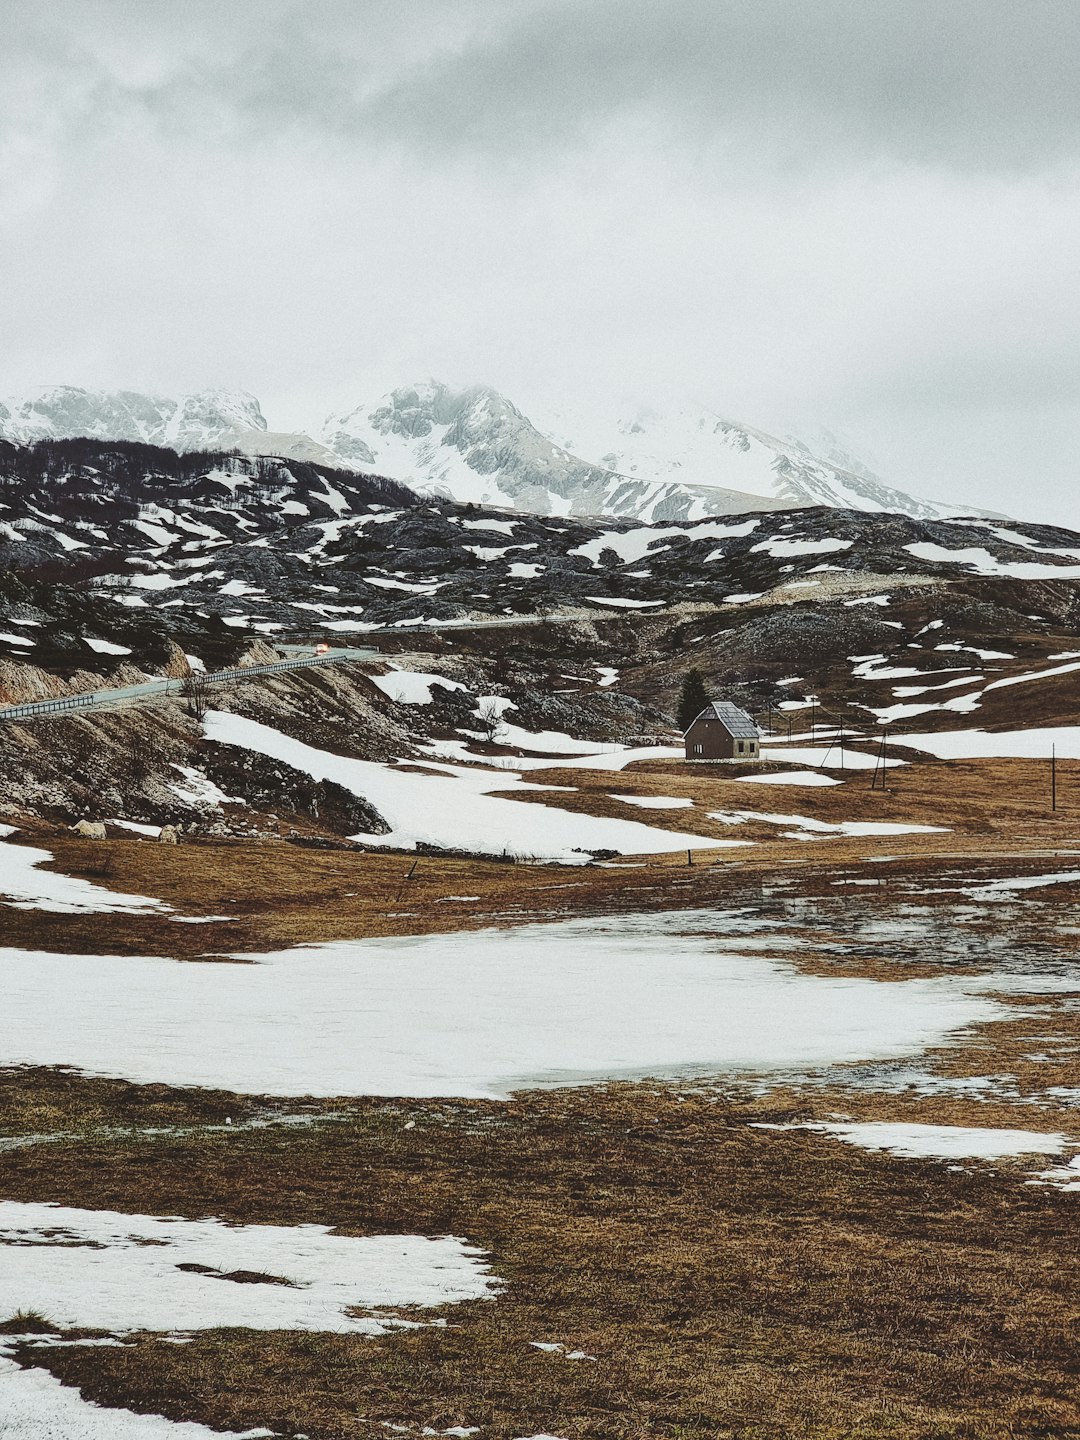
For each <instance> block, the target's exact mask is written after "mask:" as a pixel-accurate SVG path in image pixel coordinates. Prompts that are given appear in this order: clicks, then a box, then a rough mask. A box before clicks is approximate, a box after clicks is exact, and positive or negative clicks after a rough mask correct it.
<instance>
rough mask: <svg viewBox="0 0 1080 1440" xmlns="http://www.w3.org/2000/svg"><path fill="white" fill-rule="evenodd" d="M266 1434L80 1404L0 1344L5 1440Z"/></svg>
mask: <svg viewBox="0 0 1080 1440" xmlns="http://www.w3.org/2000/svg"><path fill="white" fill-rule="evenodd" d="M272 1433H273V1432H271V1431H269V1430H245V1431H242V1432H241V1431H236V1430H229V1431H225V1430H210V1429H208V1428H207V1427H206V1426H205V1425H197V1424H194V1423H192V1422H188V1421H179V1420H166V1419H165V1418H164V1416H162V1415H136V1414H135V1413H134V1411H132V1410H114V1409H106V1408H105V1407H104V1406H101V1405H95V1404H94V1402H93V1401H91V1400H84V1399H83V1397H82V1396H81V1395H80V1394H79V1392H78V1390H76V1389H74V1388H72V1387H71V1386H68V1385H62V1384H61V1383H60V1381H59V1380H57V1379H56V1378H55V1376H53V1375H50V1374H49V1373H48V1372H47V1371H45V1370H23V1369H22V1368H21V1367H20V1366H18V1365H17V1364H16V1363H15V1361H14V1360H11V1359H8V1358H7V1357H6V1356H5V1354H4V1347H3V1345H0V1435H2V1436H3V1437H4V1440H256V1437H266V1436H270V1435H271V1434H272Z"/></svg>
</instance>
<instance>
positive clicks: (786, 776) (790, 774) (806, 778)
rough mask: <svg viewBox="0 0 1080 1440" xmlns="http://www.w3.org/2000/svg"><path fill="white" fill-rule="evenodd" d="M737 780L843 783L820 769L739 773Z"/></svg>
mask: <svg viewBox="0 0 1080 1440" xmlns="http://www.w3.org/2000/svg"><path fill="white" fill-rule="evenodd" d="M735 778H736V779H737V780H739V781H741V782H743V783H744V784H747V785H843V783H844V782H843V780H837V779H836V778H835V777H834V776H832V775H823V774H822V773H821V771H820V770H784V771H781V772H778V773H773V774H768V775H737V776H736V777H735Z"/></svg>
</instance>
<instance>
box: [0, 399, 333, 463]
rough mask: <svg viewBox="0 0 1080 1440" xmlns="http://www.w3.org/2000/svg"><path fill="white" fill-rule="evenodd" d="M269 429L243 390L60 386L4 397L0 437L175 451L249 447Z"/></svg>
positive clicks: (0, 408) (256, 404)
mask: <svg viewBox="0 0 1080 1440" xmlns="http://www.w3.org/2000/svg"><path fill="white" fill-rule="evenodd" d="M265 431H266V420H265V418H264V416H263V413H262V410H261V409H260V408H259V402H258V400H256V398H255V396H254V395H249V394H247V393H246V391H243V390H199V391H195V392H193V393H192V394H187V395H175V396H168V395H144V394H141V393H140V392H138V391H135V390H81V389H79V388H78V387H77V386H74V385H56V386H50V387H43V388H41V389H39V390H34V391H31V392H28V393H27V394H25V395H21V396H18V397H16V398H13V399H8V400H5V401H0V437H2V438H3V439H5V440H11V441H13V442H14V443H15V444H17V445H30V444H33V442H34V441H35V440H67V439H73V438H74V437H76V436H88V437H90V438H91V439H97V440H140V441H144V442H145V443H147V444H150V445H167V446H169V447H170V449H173V450H210V449H223V448H224V449H228V448H232V447H233V446H234V445H235V446H236V448H239V449H248V448H249V445H248V444H244V443H242V442H243V441H250V442H257V440H258V439H259V438H261V437H262V435H263V433H264V432H265ZM306 438H307V437H305V439H306ZM309 443H311V442H310V441H309Z"/></svg>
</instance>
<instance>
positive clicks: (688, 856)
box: [686, 850, 694, 865]
mask: <svg viewBox="0 0 1080 1440" xmlns="http://www.w3.org/2000/svg"><path fill="white" fill-rule="evenodd" d="M686 863H687V865H693V863H694V854H693V851H691V850H687V852H686Z"/></svg>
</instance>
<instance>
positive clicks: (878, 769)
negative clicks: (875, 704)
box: [870, 726, 889, 791]
mask: <svg viewBox="0 0 1080 1440" xmlns="http://www.w3.org/2000/svg"><path fill="white" fill-rule="evenodd" d="M888 735H889V732H888V730H887V729H886V728H885V727H884V726H882V728H881V744H880V745H879V746H878V753H877V755H876V756H875V757H874V773H873V775H871V777H870V789H871V790H876V789H877V788H878V775H879V773H880V775H881V788H882V790H883V791H885V790H887V789H888V783H887V782H888V774H889V770H888V754H887V748H888Z"/></svg>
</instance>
